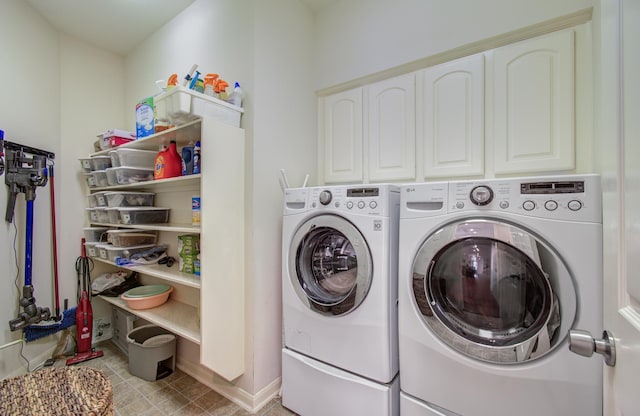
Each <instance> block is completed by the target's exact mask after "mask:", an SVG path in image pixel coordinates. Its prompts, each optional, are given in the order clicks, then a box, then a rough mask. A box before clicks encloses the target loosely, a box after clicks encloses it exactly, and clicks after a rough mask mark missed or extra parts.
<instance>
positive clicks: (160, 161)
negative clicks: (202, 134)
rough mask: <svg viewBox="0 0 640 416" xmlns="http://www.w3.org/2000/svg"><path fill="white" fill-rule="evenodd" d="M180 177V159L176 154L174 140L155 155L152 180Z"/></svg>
mask: <svg viewBox="0 0 640 416" xmlns="http://www.w3.org/2000/svg"><path fill="white" fill-rule="evenodd" d="M181 175H182V159H181V158H180V155H179V154H178V149H177V148H176V142H175V140H172V141H171V142H170V143H169V147H166V148H164V149H162V150H160V151H159V152H158V154H157V155H156V159H155V163H154V169H153V179H167V178H173V177H175V176H181Z"/></svg>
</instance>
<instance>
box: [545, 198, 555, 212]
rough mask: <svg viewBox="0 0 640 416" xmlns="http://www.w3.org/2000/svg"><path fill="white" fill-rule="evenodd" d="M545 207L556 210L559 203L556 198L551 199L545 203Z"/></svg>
mask: <svg viewBox="0 0 640 416" xmlns="http://www.w3.org/2000/svg"><path fill="white" fill-rule="evenodd" d="M544 207H545V208H546V209H547V211H555V210H556V209H558V203H557V202H556V201H554V200H549V201H547V202H545V203H544Z"/></svg>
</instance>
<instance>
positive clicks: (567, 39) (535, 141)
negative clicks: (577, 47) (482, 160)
mask: <svg viewBox="0 0 640 416" xmlns="http://www.w3.org/2000/svg"><path fill="white" fill-rule="evenodd" d="M492 63H493V91H492V94H493V107H492V120H491V121H492V122H493V128H494V136H493V138H494V168H495V173H516V172H538V171H550V170H565V169H574V167H575V137H574V120H575V114H574V32H573V30H565V31H561V32H556V33H553V34H551V35H546V36H542V37H539V38H535V39H531V40H527V41H523V42H519V43H515V44H513V45H508V46H505V47H501V48H497V49H496V50H495V51H494V53H493V62H492Z"/></svg>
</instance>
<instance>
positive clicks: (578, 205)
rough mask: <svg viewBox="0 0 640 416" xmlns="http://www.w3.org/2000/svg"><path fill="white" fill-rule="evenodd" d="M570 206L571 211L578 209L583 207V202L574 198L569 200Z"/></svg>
mask: <svg viewBox="0 0 640 416" xmlns="http://www.w3.org/2000/svg"><path fill="white" fill-rule="evenodd" d="M568 206H569V209H570V210H571V211H578V210H579V209H581V208H582V202H580V201H577V200H575V199H574V200H573V201H569V204H568Z"/></svg>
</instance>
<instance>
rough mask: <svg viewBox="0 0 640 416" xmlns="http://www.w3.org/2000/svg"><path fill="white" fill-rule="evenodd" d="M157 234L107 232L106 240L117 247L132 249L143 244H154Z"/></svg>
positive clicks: (145, 232) (146, 232)
mask: <svg viewBox="0 0 640 416" xmlns="http://www.w3.org/2000/svg"><path fill="white" fill-rule="evenodd" d="M157 239H158V234H157V233H156V232H154V231H141V230H109V231H107V240H108V241H109V242H110V243H111V244H113V245H114V246H118V247H133V246H139V245H145V244H155V243H156V241H157Z"/></svg>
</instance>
